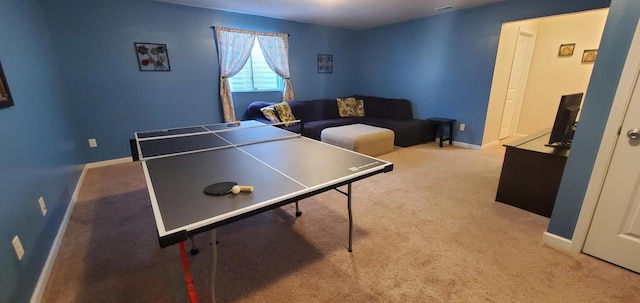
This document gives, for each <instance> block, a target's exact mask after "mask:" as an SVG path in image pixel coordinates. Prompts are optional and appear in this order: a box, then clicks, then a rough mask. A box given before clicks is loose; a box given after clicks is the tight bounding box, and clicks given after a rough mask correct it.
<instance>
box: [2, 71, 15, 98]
mask: <svg viewBox="0 0 640 303" xmlns="http://www.w3.org/2000/svg"><path fill="white" fill-rule="evenodd" d="M13 105H15V104H14V103H13V98H11V92H10V91H9V85H8V84H7V78H6V77H5V75H4V70H3V69H2V63H0V108H5V107H9V106H13Z"/></svg>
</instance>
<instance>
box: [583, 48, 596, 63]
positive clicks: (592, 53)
mask: <svg viewBox="0 0 640 303" xmlns="http://www.w3.org/2000/svg"><path fill="white" fill-rule="evenodd" d="M596 57H598V50H597V49H585V50H584V53H582V62H586V63H589V62H595V61H596Z"/></svg>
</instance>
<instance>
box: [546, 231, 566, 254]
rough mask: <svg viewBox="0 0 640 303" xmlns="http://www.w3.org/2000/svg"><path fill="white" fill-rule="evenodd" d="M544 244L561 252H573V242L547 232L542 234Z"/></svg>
mask: <svg viewBox="0 0 640 303" xmlns="http://www.w3.org/2000/svg"><path fill="white" fill-rule="evenodd" d="M542 242H543V243H544V244H546V245H549V246H551V247H553V248H556V249H559V250H563V251H571V240H569V239H566V238H563V237H560V236H558V235H554V234H552V233H550V232H547V231H545V232H544V233H543V234H542Z"/></svg>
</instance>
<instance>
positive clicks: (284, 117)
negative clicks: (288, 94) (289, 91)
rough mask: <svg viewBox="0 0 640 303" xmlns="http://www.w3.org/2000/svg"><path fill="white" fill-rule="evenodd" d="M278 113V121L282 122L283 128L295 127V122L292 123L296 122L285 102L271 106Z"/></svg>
mask: <svg viewBox="0 0 640 303" xmlns="http://www.w3.org/2000/svg"><path fill="white" fill-rule="evenodd" d="M273 107H274V108H275V109H276V111H277V112H278V116H280V121H282V122H284V126H291V125H295V124H296V122H292V121H295V120H296V117H295V116H294V115H293V112H292V111H291V107H290V106H289V104H288V103H287V102H282V103H278V104H276V105H274V106H273Z"/></svg>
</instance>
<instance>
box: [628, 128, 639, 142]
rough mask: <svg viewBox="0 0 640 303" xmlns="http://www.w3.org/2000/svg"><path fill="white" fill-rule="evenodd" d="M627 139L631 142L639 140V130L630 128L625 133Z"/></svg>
mask: <svg viewBox="0 0 640 303" xmlns="http://www.w3.org/2000/svg"><path fill="white" fill-rule="evenodd" d="M627 137H629V139H631V140H638V139H640V128H632V129H630V130H629V131H628V132H627Z"/></svg>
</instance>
